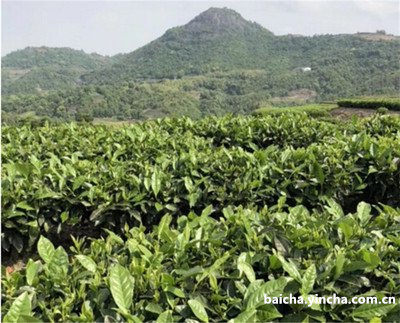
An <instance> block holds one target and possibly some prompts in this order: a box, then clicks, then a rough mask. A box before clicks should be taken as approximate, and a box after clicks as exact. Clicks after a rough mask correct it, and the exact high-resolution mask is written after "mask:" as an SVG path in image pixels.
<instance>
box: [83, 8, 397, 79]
mask: <svg viewBox="0 0 400 323" xmlns="http://www.w3.org/2000/svg"><path fill="white" fill-rule="evenodd" d="M378 39H380V38H378ZM398 62H399V38H398V37H394V38H389V41H369V39H366V38H361V37H360V35H320V36H314V37H304V36H290V35H288V36H274V34H273V33H272V32H270V31H269V30H267V29H265V28H263V27H262V26H260V25H259V24H257V23H254V22H250V21H247V20H245V19H244V18H243V17H242V16H241V15H240V14H238V13H237V12H235V11H234V10H231V9H227V8H210V9H208V10H206V11H204V12H203V13H201V14H200V15H198V16H197V17H195V18H194V19H193V20H191V21H190V22H189V23H187V24H186V25H184V26H180V27H175V28H172V29H169V30H167V31H166V33H165V34H164V35H163V36H161V37H160V38H158V39H156V40H154V41H152V42H151V43H149V44H147V45H145V46H143V47H142V48H139V49H138V50H136V51H133V52H132V53H129V54H127V55H122V56H121V57H120V58H119V59H118V60H116V62H115V63H114V64H111V65H110V66H108V67H107V68H105V69H103V70H100V71H99V70H96V71H94V72H93V73H89V74H87V75H84V76H83V77H82V81H83V82H84V83H87V84H91V83H92V84H93V83H95V84H110V83H112V84H115V83H118V82H121V81H131V80H154V79H165V78H167V79H175V78H180V77H182V76H193V75H201V74H207V73H212V72H216V71H224V72H226V71H232V70H237V69H241V70H254V69H256V70H264V71H267V72H268V73H270V74H273V75H282V76H283V75H285V76H286V77H290V76H291V75H292V74H293V73H292V72H293V70H295V69H298V68H301V67H304V66H307V67H311V68H312V69H313V70H319V69H325V68H326V69H329V71H327V72H326V73H328V74H329V73H331V72H334V74H339V75H344V74H349V72H351V73H353V75H354V76H355V77H359V76H361V75H362V76H363V77H368V78H369V77H370V76H371V75H370V74H371V73H370V71H371V70H372V69H376V68H379V69H383V71H382V72H385V73H388V74H389V75H391V74H392V72H393V71H394V70H396V69H397V70H398ZM368 66H370V69H369V68H368ZM349 70H350V71H349ZM374 73H375V71H374V72H373V73H372V74H374ZM318 76H319V77H321V75H318ZM322 77H323V78H329V76H326V75H325V76H323V75H322ZM345 78H347V75H346V76H345ZM344 81H345V83H348V82H347V81H346V80H344ZM353 81H354V80H353V79H351V80H349V82H350V83H352V84H353Z"/></svg>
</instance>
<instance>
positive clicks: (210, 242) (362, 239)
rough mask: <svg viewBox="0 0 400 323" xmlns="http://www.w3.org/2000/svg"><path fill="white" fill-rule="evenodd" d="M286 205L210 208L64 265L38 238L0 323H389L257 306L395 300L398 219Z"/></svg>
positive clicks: (382, 309) (101, 245)
mask: <svg viewBox="0 0 400 323" xmlns="http://www.w3.org/2000/svg"><path fill="white" fill-rule="evenodd" d="M284 203H285V202H284V200H281V203H280V207H279V206H278V208H276V209H275V210H272V209H268V208H265V209H262V210H261V211H259V212H257V211H255V210H253V209H243V208H241V207H238V208H232V207H229V208H225V209H223V210H222V212H221V214H218V217H216V216H214V217H213V216H212V215H213V213H212V211H213V209H212V208H211V207H209V208H206V209H205V210H203V212H201V213H199V214H195V213H193V212H192V213H190V214H188V215H187V216H180V217H179V218H177V219H173V217H172V216H171V215H165V216H164V217H163V218H162V219H161V221H160V224H159V225H158V226H155V227H153V228H152V230H150V231H149V230H146V229H145V227H137V228H132V229H130V230H128V231H127V232H126V233H125V234H124V235H122V236H117V235H115V234H114V233H109V234H108V235H107V237H106V238H104V239H97V240H92V241H90V242H89V241H85V240H84V239H79V240H75V242H74V244H73V247H71V254H70V255H68V254H67V253H66V251H65V250H64V249H63V248H62V247H58V248H57V249H55V248H54V246H53V245H52V243H51V242H50V241H48V240H47V239H45V238H43V237H42V238H41V239H40V240H39V244H38V253H39V255H40V257H41V259H39V260H36V261H35V260H29V262H28V264H27V267H26V269H24V270H23V271H20V272H14V273H12V274H4V276H3V282H2V286H3V287H2V291H3V294H2V299H3V304H4V305H3V308H2V309H3V313H7V312H8V314H7V316H3V317H4V322H16V321H17V318H19V319H20V320H21V319H22V320H25V321H29V322H32V317H35V318H37V319H40V320H42V321H62V322H65V321H84V322H94V321H96V322H97V321H103V320H109V321H110V320H116V321H131V322H150V321H157V322H182V321H185V320H189V319H191V320H195V321H201V322H220V321H229V320H232V321H231V322H240V323H243V322H260V321H272V320H274V321H277V320H280V319H282V318H283V320H284V321H290V322H300V321H303V320H307V319H310V320H316V321H333V320H334V321H354V320H361V321H368V320H370V319H372V318H376V317H380V318H382V319H383V320H384V321H390V322H392V321H396V320H397V319H398V315H399V306H398V305H396V304H389V305H379V306H378V305H371V304H365V305H357V304H353V305H339V306H337V305H336V306H332V305H313V306H312V307H311V308H309V307H308V306H307V305H264V303H263V302H264V293H267V294H268V295H270V296H279V295H280V294H282V295H283V296H287V295H289V293H292V294H293V295H304V296H305V297H306V296H309V295H312V294H315V293H318V295H319V296H325V297H329V296H331V295H332V294H333V293H336V294H337V296H338V297H345V298H348V299H349V300H350V298H351V297H353V296H354V295H357V296H377V298H378V299H379V300H381V299H382V297H384V295H385V296H389V295H398V293H399V290H398V289H399V284H400V281H399V278H398V277H396V275H395V274H394V273H396V272H397V271H398V265H399V232H398V230H397V231H396V230H393V228H392V224H393V223H396V222H398V221H399V219H400V210H397V211H396V210H395V209H392V208H389V207H384V208H379V209H376V210H373V209H371V206H370V205H369V204H366V203H360V204H359V205H358V207H357V211H356V212H354V213H352V214H346V215H345V214H344V213H343V211H342V209H341V208H340V206H338V205H337V204H335V203H334V202H332V201H330V202H329V203H328V204H326V205H325V207H324V209H322V210H321V211H319V212H316V211H313V212H310V211H308V210H307V209H306V208H305V207H303V206H297V207H294V208H288V209H285V210H282V209H281V207H283V206H284ZM373 213H374V214H375V215H374V216H373ZM84 245H86V247H84ZM333 246H335V248H333ZM34 295H35V296H34ZM17 296H18V298H17ZM21 303H22V304H24V306H21V305H20V306H18V304H21ZM375 320H376V319H375Z"/></svg>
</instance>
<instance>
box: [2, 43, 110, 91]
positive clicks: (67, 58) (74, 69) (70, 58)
mask: <svg viewBox="0 0 400 323" xmlns="http://www.w3.org/2000/svg"><path fill="white" fill-rule="evenodd" d="M109 61H110V58H108V57H104V56H101V55H98V54H86V53H85V52H83V51H82V50H81V51H78V50H74V49H71V48H49V47H27V48H25V49H22V50H18V51H15V52H12V53H10V54H8V55H6V56H4V57H2V84H3V88H2V93H3V94H7V93H30V92H37V91H46V90H56V89H60V88H65V87H70V86H74V85H76V84H78V83H79V77H80V76H81V75H82V74H85V73H88V72H90V71H92V70H95V69H99V68H101V67H104V66H105V65H106V64H108V62H109Z"/></svg>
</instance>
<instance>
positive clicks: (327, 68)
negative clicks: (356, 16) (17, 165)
mask: <svg viewBox="0 0 400 323" xmlns="http://www.w3.org/2000/svg"><path fill="white" fill-rule="evenodd" d="M398 49H399V39H398V38H396V37H393V39H391V40H384V41H372V40H367V39H364V38H360V37H359V36H357V35H320V36H313V37H303V36H299V37H297V36H293V35H286V36H275V35H273V34H272V33H271V32H270V31H268V30H266V29H265V28H263V27H261V26H260V25H258V24H256V23H252V22H249V21H246V20H245V19H243V18H242V17H241V16H240V15H239V14H237V13H236V12H234V11H232V10H229V9H226V8H225V9H217V8H211V9H210V10H207V11H206V12H203V13H202V14H200V15H199V16H198V17H196V18H195V19H193V20H192V21H191V22H189V23H188V24H186V25H184V26H180V27H175V28H172V29H170V30H168V31H167V32H166V33H165V34H164V35H163V36H162V37H160V38H158V39H156V40H154V41H153V42H151V43H149V44H147V45H145V46H143V47H142V48H139V49H137V50H135V51H133V52H131V53H128V54H120V55H116V56H114V57H111V58H109V57H101V56H99V55H94V54H90V55H89V54H85V53H83V52H81V51H74V50H72V49H67V48H61V49H57V48H42V47H41V48H27V49H25V50H22V51H17V52H14V53H11V54H9V55H6V56H5V57H4V58H3V59H2V61H3V69H2V80H3V82H2V84H3V87H2V94H3V97H2V109H3V111H6V112H9V113H12V114H22V113H26V112H28V111H33V112H34V113H35V114H36V115H38V116H48V117H51V118H53V119H63V120H69V121H71V120H74V119H75V115H76V113H77V111H78V110H83V113H89V114H91V115H92V116H93V117H95V118H111V117H113V118H117V119H119V120H122V119H125V120H128V119H147V118H157V117H164V116H174V117H175V116H190V117H192V118H197V117H200V116H206V115H223V114H226V113H227V112H230V113H237V114H239V113H242V114H243V113H244V114H248V113H250V112H252V111H254V110H255V109H257V108H259V107H262V106H265V105H270V104H273V105H275V104H276V102H280V101H282V102H283V103H284V105H288V102H290V104H289V105H291V103H292V102H293V104H294V105H299V104H308V103H314V102H318V101H321V100H322V101H324V100H336V99H337V98H340V97H349V98H351V97H354V96H360V95H396V94H398V93H399V91H400V82H399V79H400V68H399V67H400V66H399V62H400V57H399V53H400V51H399V50H398ZM303 67H310V68H311V70H310V71H308V72H303V70H302V68H303ZM302 93H303V94H302ZM304 93H309V94H308V95H304Z"/></svg>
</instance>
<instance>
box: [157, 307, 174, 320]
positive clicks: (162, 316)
mask: <svg viewBox="0 0 400 323" xmlns="http://www.w3.org/2000/svg"><path fill="white" fill-rule="evenodd" d="M173 321H174V320H173V319H172V311H171V310H168V311H165V312H162V313H161V314H160V315H159V316H158V318H157V321H156V323H171V322H173Z"/></svg>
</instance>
